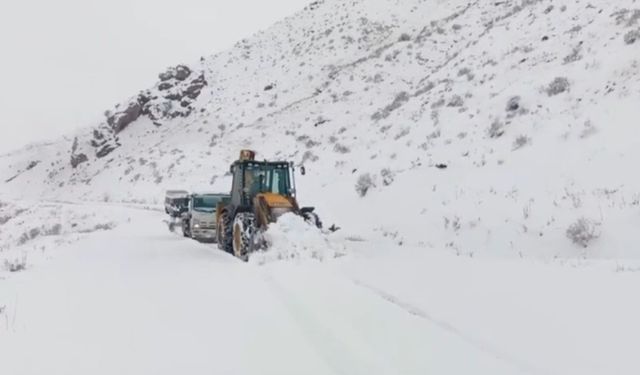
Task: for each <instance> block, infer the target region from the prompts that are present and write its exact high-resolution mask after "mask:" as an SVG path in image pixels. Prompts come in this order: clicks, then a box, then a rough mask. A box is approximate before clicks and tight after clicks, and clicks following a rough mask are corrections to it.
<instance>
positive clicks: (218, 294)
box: [0, 204, 640, 375]
mask: <svg viewBox="0 0 640 375" xmlns="http://www.w3.org/2000/svg"><path fill="white" fill-rule="evenodd" d="M64 208H65V209H66V210H77V211H78V212H86V211H92V210H96V211H97V210H105V209H107V210H108V211H110V212H112V213H114V214H115V215H116V216H119V217H120V220H122V222H120V223H119V224H120V225H116V226H114V227H113V228H111V229H108V230H104V231H96V232H92V233H86V234H83V235H81V236H80V237H77V238H75V237H76V236H77V235H75V234H60V235H58V236H59V237H60V239H68V238H69V237H70V236H71V237H74V241H66V240H61V241H50V243H49V245H48V246H47V247H46V250H47V252H49V253H50V254H51V255H52V259H50V260H49V261H47V262H44V263H42V264H38V265H37V267H33V268H32V269H29V270H28V271H27V272H21V273H8V272H4V273H1V274H0V275H2V276H1V277H2V280H0V307H1V309H2V313H0V354H1V356H0V358H2V361H1V362H0V369H1V370H2V373H3V374H12V375H14V374H15V375H19V374H38V375H39V374H45V373H46V374H67V375H70V374H72V375H75V374H86V373H91V374H114V373H118V374H137V375H141V374H154V375H158V374H175V373H182V372H188V373H190V374H210V373H223V374H243V375H245V374H246V375H250V374H274V375H275V374H279V375H283V374H301V373H304V374H323V375H324V374H384V375H387V374H403V375H404V374H425V373H437V374H470V373H473V374H492V375H493V374H637V373H638V371H640V364H639V363H638V361H637V351H636V346H635V342H636V341H637V337H639V335H640V324H638V323H637V316H638V315H639V314H640V305H639V304H638V303H637V301H636V300H635V298H634V296H635V294H636V287H635V286H636V285H637V283H638V282H639V281H640V264H636V265H635V266H633V264H630V263H628V264H626V265H625V266H622V265H621V264H616V263H615V262H608V261H589V262H586V263H583V262H577V261H576V262H558V261H556V262H552V263H550V264H547V263H539V262H534V261H531V260H509V261H497V260H494V259H492V260H487V259H482V260H478V259H473V258H469V257H460V256H454V255H451V254H446V253H443V252H438V251H431V250H426V249H424V248H414V247H407V246H404V247H399V246H397V245H396V244H394V243H393V242H392V241H382V242H381V241H372V240H369V239H367V238H351V237H350V236H348V235H346V234H344V233H343V234H339V233H335V234H331V235H326V234H324V235H323V234H320V233H317V232H316V233H305V231H300V230H298V229H299V228H300V227H299V224H296V223H295V220H294V219H293V218H289V219H288V220H286V223H285V224H283V225H280V226H278V227H277V229H276V230H274V231H273V232H274V234H273V235H272V236H271V237H270V238H271V240H272V241H273V248H272V251H273V252H274V253H275V254H280V255H282V254H283V253H282V250H283V249H287V250H288V251H287V252H286V253H285V256H283V257H280V258H277V257H275V256H271V257H270V258H268V259H269V260H270V261H268V262H264V261H262V260H264V259H265V257H266V256H267V254H258V255H256V256H255V258H256V259H258V260H260V261H258V262H254V261H250V262H249V263H243V262H241V261H239V260H237V259H235V258H233V257H231V256H229V255H228V254H225V253H222V252H220V251H219V250H217V249H216V248H215V245H211V244H208V245H205V244H198V243H197V242H194V241H190V240H187V239H184V238H182V237H181V236H179V235H178V234H176V233H171V232H169V231H168V230H167V226H166V224H165V223H164V222H163V220H164V216H163V214H162V213H160V212H157V211H153V210H144V209H140V208H131V207H121V206H111V207H108V206H105V205H97V204H88V205H84V206H80V205H72V206H71V205H70V206H64ZM312 231H315V230H310V231H309V232H312ZM284 234H286V235H287V236H286V237H284V236H282V235H284ZM336 247H339V248H340V253H339V254H338V256H335V255H336V254H335V253H333V252H332V256H328V253H327V249H328V248H336ZM291 249H296V251H290V250H291ZM318 253H321V254H324V255H327V256H324V257H318V256H315V255H313V254H318ZM272 255H273V254H272Z"/></svg>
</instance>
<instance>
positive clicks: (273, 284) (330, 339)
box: [263, 274, 380, 375]
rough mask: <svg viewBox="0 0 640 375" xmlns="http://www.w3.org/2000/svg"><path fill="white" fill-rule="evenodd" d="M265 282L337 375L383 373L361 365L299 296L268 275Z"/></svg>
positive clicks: (377, 369) (369, 366)
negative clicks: (300, 300)
mask: <svg viewBox="0 0 640 375" xmlns="http://www.w3.org/2000/svg"><path fill="white" fill-rule="evenodd" d="M263 279H264V280H265V282H266V284H267V285H268V286H269V287H270V289H271V290H272V291H273V293H274V295H275V296H276V297H277V298H278V299H280V301H281V302H282V304H283V305H284V306H285V308H286V309H287V310H288V311H289V312H290V314H291V316H292V318H293V319H294V320H295V321H296V323H297V324H298V325H299V327H300V329H301V330H302V331H303V334H304V335H305V336H306V337H307V338H308V340H309V342H310V343H311V344H312V345H313V347H315V349H316V352H317V353H318V355H320V357H321V358H322V359H323V360H324V361H325V363H326V364H327V366H328V367H329V368H331V369H332V370H333V373H334V374H336V375H371V374H376V373H380V369H379V368H377V367H375V366H373V365H370V364H368V363H366V361H359V360H358V358H359V357H358V356H357V355H356V354H357V353H353V352H352V351H350V350H349V349H348V346H347V345H346V344H345V343H344V342H342V341H341V340H340V339H339V338H338V336H336V335H335V334H333V333H332V329H331V327H329V326H328V325H327V324H325V323H323V322H322V321H320V320H319V319H317V318H315V317H314V316H313V314H312V313H310V312H309V311H308V308H306V307H305V306H304V304H303V303H300V302H299V298H298V297H297V296H296V295H295V293H293V292H291V291H287V290H286V289H285V288H284V287H282V286H281V285H280V284H279V283H278V282H277V281H276V280H275V279H274V278H273V277H272V276H271V275H268V274H264V275H263Z"/></svg>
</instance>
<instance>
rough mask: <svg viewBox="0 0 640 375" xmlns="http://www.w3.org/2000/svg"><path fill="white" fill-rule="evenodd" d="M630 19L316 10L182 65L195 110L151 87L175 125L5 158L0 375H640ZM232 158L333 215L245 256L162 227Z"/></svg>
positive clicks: (567, 4) (505, 9)
mask: <svg viewBox="0 0 640 375" xmlns="http://www.w3.org/2000/svg"><path fill="white" fill-rule="evenodd" d="M639 28H640V6H639V5H638V3H637V1H635V0H621V1H616V2H605V1H598V2H593V1H586V0H571V1H569V0H558V1H545V0H518V1H516V0H505V1H499V2H482V1H472V2H470V1H463V0H455V1H444V0H429V1H424V0H406V1H405V0H403V1H397V0H355V1H348V2H345V1H341V0H325V1H317V2H314V3H313V4H311V5H309V7H307V8H306V9H305V10H303V11H301V12H300V13H298V14H296V15H294V16H292V17H290V18H288V19H285V20H283V21H282V22H280V23H278V24H276V25H274V26H273V27H272V28H270V29H269V30H266V31H265V32H262V33H259V34H257V35H255V36H254V37H252V38H249V39H247V40H243V41H241V42H239V43H238V44H237V45H236V46H235V47H234V48H233V49H231V50H229V51H225V52H221V53H218V54H216V55H214V56H210V57H207V58H205V59H203V60H202V61H200V62H198V63H195V64H191V65H190V66H191V69H192V70H193V72H194V73H193V74H194V76H196V77H203V79H204V80H206V82H207V86H206V87H204V88H203V89H202V94H201V95H200V96H199V97H198V98H197V99H191V100H188V101H185V104H184V106H182V104H181V103H180V106H179V107H177V108H176V107H175V106H176V105H177V104H176V102H175V101H172V100H170V99H167V96H175V95H177V94H180V95H182V94H183V93H182V92H181V90H183V89H184V90H187V89H188V87H187V86H189V84H190V83H189V80H187V81H184V82H183V83H181V84H178V85H177V86H174V87H171V88H169V89H166V88H163V87H162V83H164V84H165V86H166V83H167V82H162V83H158V85H156V86H155V87H153V88H151V89H150V90H149V92H148V93H150V94H151V96H155V99H153V100H155V101H157V103H156V102H154V103H155V104H157V107H154V108H155V110H158V108H160V110H161V109H163V108H164V109H171V110H175V111H177V112H176V113H179V114H182V115H185V116H186V117H180V116H178V117H176V118H173V119H167V118H163V119H162V120H161V121H159V122H158V121H152V119H150V118H148V117H145V116H142V117H140V118H139V119H138V120H137V121H135V122H133V123H131V124H129V125H128V127H126V128H125V129H124V130H122V131H121V132H119V133H117V134H116V132H115V130H113V129H111V130H109V129H110V127H111V125H109V124H108V122H107V120H106V119H105V120H104V121H102V122H101V123H99V124H94V126H93V127H92V128H91V129H87V130H83V131H81V132H79V133H77V134H70V135H67V136H63V137H61V138H60V139H58V140H54V141H52V142H50V143H47V144H37V145H32V146H30V147H27V148H25V149H22V150H19V151H16V152H13V153H10V154H7V155H2V156H0V311H1V312H0V327H1V328H0V329H1V330H0V372H2V373H5V372H7V373H9V374H12V375H13V374H14V373H15V374H41V373H44V372H46V373H48V374H49V373H53V374H56V373H58V374H65V375H75V374H85V373H105V374H107V373H109V374H113V373H118V374H127V373H131V374H136V375H139V374H154V375H155V374H162V373H165V372H166V373H172V374H173V373H176V372H189V373H195V374H198V373H230V374H243V375H244V374H254V373H255V374H264V373H272V374H300V373H304V374H312V373H318V374H333V373H337V374H359V373H362V374H385V375H386V374H396V373H397V374H424V373H436V374H469V373H473V374H498V373H505V374H517V373H533V374H563V375H564V374H637V373H640V364H639V362H638V361H637V358H636V357H637V353H636V351H637V350H636V347H637V345H635V342H636V341H637V337H639V334H640V324H639V323H638V321H637V316H639V313H640V311H639V310H640V304H639V303H638V302H637V300H636V299H635V298H634V296H635V293H636V290H635V285H637V284H638V281H639V280H638V277H640V262H639V261H638V259H639V257H640V251H638V250H639V248H638V245H637V242H638V241H637V239H636V236H635V233H636V231H637V230H636V228H637V227H638V225H640V212H639V210H640V180H639V179H638V178H636V175H635V174H634V171H635V170H636V169H637V168H636V165H635V164H636V161H637V160H638V159H639V158H640V154H639V152H640V147H638V146H639V145H640V144H639V143H640V137H638V135H639V134H638V127H637V126H636V125H637V118H638V116H639V115H640V109H639V108H640V107H638V105H637V103H638V99H640V98H639V97H640V68H639V67H640V62H639V61H638V56H640V55H639V54H638V48H640V38H639V40H638V41H636V40H635V39H634V38H633V36H634V35H636V34H634V33H637V32H638V30H640V29H639ZM199 74H201V76H199ZM192 78H193V77H192ZM190 79H191V78H190ZM170 83H171V84H174V83H175V82H173V81H171V82H170ZM167 90H168V91H167ZM178 91H180V92H179V93H178ZM180 95H178V96H180ZM134 98H135V97H134ZM165 99H167V100H166V101H165ZM132 100H134V99H132ZM130 104H131V101H130V100H127V101H124V102H123V103H121V104H120V105H119V106H118V107H117V108H115V109H113V110H112V111H111V113H113V111H122V110H123V109H124V108H129V105H130ZM187 114H188V115H187ZM154 122H156V124H154ZM94 130H96V131H98V130H99V131H98V132H97V133H98V134H97V135H96V132H94ZM101 132H104V134H103V133H101ZM96 137H97V138H99V140H100V142H103V141H104V142H107V143H108V145H109V146H110V147H113V151H111V152H110V153H108V154H107V155H106V156H102V157H98V156H97V153H99V150H98V149H97V148H96V147H97V146H93V145H91V142H92V141H95V140H96ZM101 137H102V138H101ZM76 139H77V142H75V140H76ZM100 142H98V143H100ZM74 144H75V147H74ZM98 147H103V145H102V144H101V145H100V146H98ZM241 148H254V149H256V150H257V151H258V158H260V159H262V158H267V159H276V158H277V159H286V160H293V161H294V162H295V163H296V166H300V165H304V166H305V167H306V170H307V174H306V175H305V176H298V179H297V182H298V189H297V192H298V197H299V199H300V203H301V204H302V205H304V206H307V205H310V206H315V207H316V208H317V212H318V213H319V214H320V216H321V218H322V220H323V222H324V223H325V226H329V225H331V224H336V225H337V226H339V227H341V228H342V230H341V231H339V232H337V233H333V234H327V233H321V232H319V231H317V230H315V229H313V228H311V227H309V226H306V225H305V224H304V223H303V222H302V221H300V220H299V219H297V218H295V217H285V218H284V220H282V221H281V222H279V223H278V224H277V225H274V226H272V227H271V229H270V231H269V233H268V234H267V237H268V239H269V241H270V242H271V243H272V247H271V249H270V251H268V252H266V253H258V254H254V255H253V256H252V257H251V259H250V261H249V263H248V264H245V263H242V262H239V261H237V260H235V259H233V258H231V257H229V256H228V255H226V254H222V253H220V252H219V251H217V250H216V249H215V246H214V245H200V244H196V243H194V242H192V241H187V240H184V239H183V238H181V237H179V236H178V235H177V234H171V233H169V232H168V230H167V228H166V225H165V224H163V222H162V215H161V208H160V206H159V203H160V202H161V200H162V193H163V191H164V190H166V189H176V188H185V189H190V190H198V191H210V190H214V191H221V192H224V191H228V190H229V186H230V178H229V174H228V167H229V164H230V163H231V162H232V161H233V160H235V158H236V157H237V155H238V151H239V150H240V149H241ZM78 154H84V155H85V156H87V160H86V161H85V162H82V163H80V164H79V165H77V166H76V168H73V167H72V165H71V158H72V156H73V155H75V156H77V155H78ZM81 160H83V159H82V158H76V159H74V161H76V162H77V161H81ZM23 268H24V269H23ZM11 271H20V272H11ZM45 370H46V371H45Z"/></svg>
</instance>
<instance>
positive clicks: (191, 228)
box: [181, 193, 229, 242]
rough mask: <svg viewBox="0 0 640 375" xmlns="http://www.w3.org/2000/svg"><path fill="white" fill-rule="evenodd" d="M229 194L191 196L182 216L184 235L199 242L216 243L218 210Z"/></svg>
mask: <svg viewBox="0 0 640 375" xmlns="http://www.w3.org/2000/svg"><path fill="white" fill-rule="evenodd" d="M226 198H229V194H218V193H205V194H191V195H189V198H188V205H187V209H186V211H185V212H184V213H183V214H182V220H181V221H182V234H183V235H184V236H185V237H190V238H193V239H194V240H197V241H203V242H204V241H211V242H215V241H216V227H217V226H216V224H217V223H216V208H217V206H218V202H220V201H221V200H223V199H226Z"/></svg>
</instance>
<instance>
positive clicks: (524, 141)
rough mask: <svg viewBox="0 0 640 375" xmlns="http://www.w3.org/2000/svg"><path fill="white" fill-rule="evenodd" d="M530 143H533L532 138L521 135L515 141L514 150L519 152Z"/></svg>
mask: <svg viewBox="0 0 640 375" xmlns="http://www.w3.org/2000/svg"><path fill="white" fill-rule="evenodd" d="M529 143H531V138H529V137H527V136H526V135H520V136H518V137H517V138H516V139H515V141H513V150H514V151H515V150H519V149H521V148H523V147H524V146H526V145H528V144H529Z"/></svg>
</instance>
